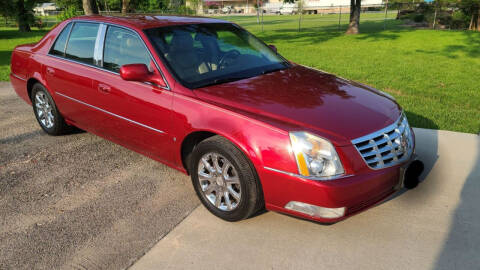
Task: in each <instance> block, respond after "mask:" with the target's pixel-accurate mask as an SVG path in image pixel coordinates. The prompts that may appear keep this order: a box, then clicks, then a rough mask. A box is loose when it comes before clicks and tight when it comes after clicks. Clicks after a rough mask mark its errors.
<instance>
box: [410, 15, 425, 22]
mask: <svg viewBox="0 0 480 270" xmlns="http://www.w3.org/2000/svg"><path fill="white" fill-rule="evenodd" d="M413 21H414V22H418V23H419V22H423V21H425V15H423V14H414V16H413Z"/></svg>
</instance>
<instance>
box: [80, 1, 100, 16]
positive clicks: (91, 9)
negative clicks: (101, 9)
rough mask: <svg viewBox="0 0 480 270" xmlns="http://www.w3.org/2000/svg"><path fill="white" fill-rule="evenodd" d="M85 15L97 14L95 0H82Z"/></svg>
mask: <svg viewBox="0 0 480 270" xmlns="http://www.w3.org/2000/svg"><path fill="white" fill-rule="evenodd" d="M82 5H83V11H84V12H85V15H93V14H98V7H97V2H96V1H95V0H82Z"/></svg>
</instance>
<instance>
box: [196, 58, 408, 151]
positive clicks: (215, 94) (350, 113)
mask: <svg viewBox="0 0 480 270" xmlns="http://www.w3.org/2000/svg"><path fill="white" fill-rule="evenodd" d="M194 93H195V95H196V96H197V97H198V98H200V99H202V100H204V101H206V102H210V103H214V104H216V105H220V106H223V107H228V108H229V109H231V110H235V111H240V112H244V113H246V114H248V115H249V117H254V118H256V119H260V120H262V121H267V122H268V121H269V122H270V124H273V125H280V126H281V128H286V129H289V130H307V131H310V132H314V133H316V134H318V135H320V136H323V137H326V138H328V139H330V140H332V141H333V142H334V143H335V144H336V145H345V144H349V143H350V141H351V140H352V139H355V138H358V137H361V136H364V135H366V134H369V133H372V132H374V131H376V130H379V129H381V128H384V127H386V126H388V125H390V124H392V123H393V122H395V121H396V120H397V119H398V117H399V116H400V114H401V108H400V107H399V106H398V104H397V103H396V102H395V101H394V100H393V99H392V98H391V97H389V96H388V95H387V94H385V93H383V92H380V91H378V90H376V89H373V88H371V87H368V86H366V85H362V84H359V83H356V82H352V81H347V80H345V79H342V78H339V77H336V76H334V75H332V74H328V73H325V72H321V71H318V70H314V69H311V68H307V67H304V66H300V65H294V66H292V67H290V68H288V69H285V70H281V71H277V72H273V73H269V74H265V75H260V76H257V77H253V78H248V79H244V80H239V81H235V82H229V83H224V84H220V85H213V86H208V87H204V88H199V89H196V90H195V91H194Z"/></svg>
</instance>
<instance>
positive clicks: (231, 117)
mask: <svg viewBox="0 0 480 270" xmlns="http://www.w3.org/2000/svg"><path fill="white" fill-rule="evenodd" d="M173 108H174V110H173V111H174V117H173V123H174V129H173V131H172V132H173V134H172V135H173V136H174V137H177V138H179V140H178V141H177V145H176V146H175V156H174V163H176V164H180V166H181V164H182V160H181V150H180V149H181V144H182V142H183V140H184V139H185V138H186V136H188V135H189V134H191V133H193V132H198V131H206V132H211V133H214V134H218V135H220V136H223V137H225V138H226V139H228V140H229V141H230V142H232V143H233V144H234V145H235V146H237V147H238V148H239V149H240V150H241V151H242V152H243V153H244V154H245V155H246V156H247V157H249V158H250V161H251V162H252V164H253V165H254V166H255V168H256V170H257V171H259V170H261V169H263V167H264V166H268V167H274V168H281V169H283V170H286V171H291V172H296V170H297V165H296V161H295V160H294V157H293V153H292V151H291V149H290V139H289V136H288V132H286V131H284V130H281V129H278V128H276V127H273V126H270V125H268V124H266V123H263V122H261V121H258V120H255V119H251V118H248V117H246V116H244V115H241V114H239V113H236V112H233V111H230V110H227V109H224V108H221V107H218V106H215V105H212V104H209V103H206V102H203V101H201V100H198V99H196V98H192V97H186V96H183V95H178V94H177V95H175V96H174V101H173ZM207 116H208V117H207ZM187 119H188V121H187ZM253 134H254V135H255V136H251V135H253ZM273 142H275V143H273ZM267 145H268V147H266V146H267ZM285 157H290V158H285Z"/></svg>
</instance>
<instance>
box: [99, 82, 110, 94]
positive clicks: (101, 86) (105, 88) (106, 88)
mask: <svg viewBox="0 0 480 270" xmlns="http://www.w3.org/2000/svg"><path fill="white" fill-rule="evenodd" d="M110 90H111V88H110V86H108V85H105V84H102V83H100V84H98V91H100V92H103V93H110Z"/></svg>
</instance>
